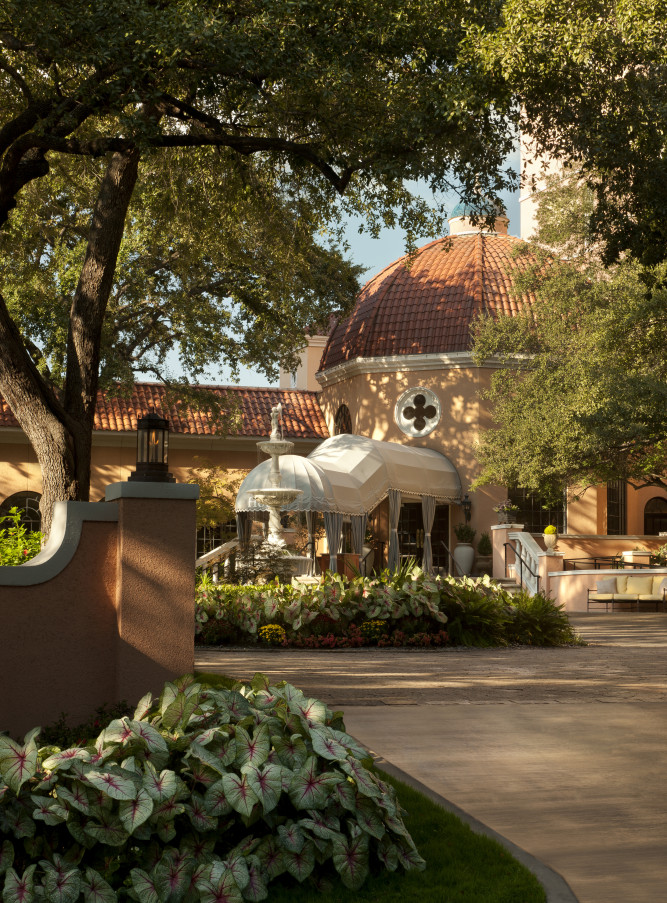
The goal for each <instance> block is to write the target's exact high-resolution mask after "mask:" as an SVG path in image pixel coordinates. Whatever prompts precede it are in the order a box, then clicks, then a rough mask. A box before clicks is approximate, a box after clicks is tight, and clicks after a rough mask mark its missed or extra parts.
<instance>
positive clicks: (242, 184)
mask: <svg viewBox="0 0 667 903" xmlns="http://www.w3.org/2000/svg"><path fill="white" fill-rule="evenodd" d="M500 9H501V4H500V2H498V3H491V4H489V3H482V2H480V0H473V2H469V0H435V2H433V0H429V2H426V0H364V2H363V3H360V2H358V0H344V2H340V0H336V2H333V0H243V2H238V0H234V2H222V3H220V2H216V3H212V2H208V0H203V2H200V0H198V2H195V3H191V2H185V0H162V2H160V3H155V2H153V0H118V2H115V3H113V4H102V3H83V4H82V3H78V2H77V3H75V2H73V0H34V2H32V3H31V4H25V3H24V2H23V0H1V2H0V109H1V111H2V113H1V114H0V225H2V226H4V228H5V230H6V235H5V237H4V238H3V242H4V243H3V245H2V256H3V261H2V265H1V272H2V278H3V279H4V280H6V281H5V282H4V285H3V286H2V288H3V294H6V296H7V297H6V299H5V298H4V297H3V298H0V392H1V393H2V394H3V395H4V397H5V398H6V399H7V401H8V402H9V404H10V406H11V408H12V410H13V412H14V414H15V416H16V417H17V419H18V421H19V423H20V424H21V426H22V427H23V429H24V431H25V432H26V434H27V436H28V438H29V439H30V441H31V442H32V444H33V447H34V448H35V451H36V453H37V457H38V460H39V461H40V464H41V467H42V474H43V486H44V495H43V503H42V510H43V513H45V515H46V519H47V522H48V517H49V515H50V508H51V504H52V501H53V500H54V499H56V498H65V499H66V498H83V499H85V498H87V495H88V483H89V474H90V471H89V468H90V445H91V435H92V424H93V416H94V408H95V398H96V393H97V388H98V384H99V375H100V367H102V371H103V375H104V377H105V378H107V377H108V378H109V379H111V378H115V377H117V376H121V377H123V376H124V377H125V378H127V377H128V375H129V373H130V371H131V369H132V366H133V365H134V363H136V360H138V359H139V357H145V356H146V355H149V356H150V358H151V363H150V366H151V368H152V369H154V371H155V372H156V374H157V373H159V372H160V371H161V368H162V366H163V363H164V348H165V346H166V343H167V342H168V341H169V339H175V340H176V342H177V343H178V344H179V347H180V353H181V356H182V357H183V358H184V362H185V363H186V365H187V366H188V367H189V368H190V372H191V374H192V375H193V376H195V377H196V376H197V374H198V373H200V372H201V369H202V365H203V363H204V362H205V360H207V359H208V358H209V356H210V354H211V353H214V348H213V347H212V345H213V342H212V341H211V337H210V335H207V334H206V333H207V330H208V331H209V332H210V333H215V334H216V335H217V334H218V330H219V329H220V327H227V332H226V335H227V336H228V339H225V340H222V341H221V342H220V347H221V350H222V353H223V354H229V355H230V358H231V360H232V362H234V361H235V360H236V361H238V362H246V363H247V362H250V361H251V360H252V361H253V362H259V363H262V362H263V361H264V362H265V361H266V358H267V356H268V355H269V354H272V356H273V357H276V358H278V357H280V356H281V355H285V356H289V351H290V349H293V347H294V336H295V335H296V334H297V333H298V332H299V331H300V330H301V329H302V328H303V326H304V320H305V319H306V318H307V317H306V314H308V316H310V318H311V320H310V322H311V323H312V321H313V319H314V320H315V321H316V322H321V320H322V318H323V317H324V316H325V313H326V309H327V306H328V307H331V306H333V308H334V309H335V308H336V305H341V304H344V303H345V296H346V295H347V297H348V303H349V297H350V294H351V293H350V287H351V285H352V283H353V281H354V278H355V275H356V274H355V272H354V269H353V268H351V267H349V265H346V264H345V263H344V262H343V261H342V258H341V255H340V253H339V251H338V250H336V248H335V247H334V248H333V249H332V250H330V251H324V250H322V249H321V248H319V247H318V241H317V240H316V239H317V235H318V230H320V231H321V230H325V231H326V230H332V229H333V230H334V233H335V224H336V218H337V217H338V216H340V215H341V213H345V212H352V213H357V214H361V215H362V216H363V217H364V218H365V220H366V221H367V222H368V224H369V227H370V228H371V229H375V230H377V229H379V228H380V227H381V226H382V225H393V224H394V223H395V222H397V221H399V222H400V223H401V225H403V226H404V227H405V228H406V229H407V232H408V237H409V238H410V239H412V238H414V237H415V236H417V235H419V234H424V233H427V232H429V231H438V230H439V228H441V224H442V220H441V218H440V214H441V213H442V211H438V210H437V208H436V210H435V213H434V212H433V211H431V210H429V208H428V205H426V204H425V203H424V201H423V200H421V199H419V198H416V197H414V196H413V195H412V194H411V193H410V191H409V190H408V188H407V187H406V185H407V183H408V182H410V181H412V180H419V179H424V180H426V181H427V182H428V183H429V184H430V185H431V187H432V188H433V189H434V191H442V190H446V189H449V188H451V187H456V189H457V190H458V192H459V194H460V196H461V197H462V198H463V199H464V200H467V201H470V202H471V203H474V202H475V201H476V200H479V198H480V197H488V198H490V199H491V200H492V201H493V200H494V199H495V198H496V197H497V195H498V193H499V192H500V191H501V190H502V189H503V188H506V187H510V186H512V185H513V184H514V181H515V178H514V174H512V173H511V172H509V171H507V169H506V167H505V164H504V161H505V158H506V156H507V153H508V151H509V150H510V148H511V146H512V141H513V138H514V133H513V127H512V124H511V122H510V121H509V120H508V118H507V116H506V115H505V114H506V113H507V111H508V108H509V107H508V105H509V103H510V94H509V92H508V90H507V88H506V85H505V83H504V81H503V79H502V77H501V74H500V73H496V72H494V71H492V70H490V69H488V68H487V67H485V66H484V65H482V63H481V61H480V60H478V57H477V55H476V51H475V47H474V46H473V43H471V41H470V35H471V34H472V33H473V32H479V31H480V30H493V28H495V27H496V25H497V24H498V22H499V15H500ZM96 161H99V164H98V163H96ZM191 199H192V203H191ZM262 203H264V210H265V215H263V212H262V210H263V208H262ZM206 207H208V208H209V209H207V210H206V209H205V208H206ZM216 223H218V224H219V225H220V231H221V232H224V233H225V235H224V238H223V239H222V240H221V241H220V242H219V247H216V245H217V244H218V243H217V242H216V239H217V238H218V236H217V235H216V229H215V226H216ZM334 237H335V236H334ZM30 243H32V244H30ZM21 257H23V258H24V259H23V260H21V259H19V258H21ZM223 298H224V299H225V300H226V301H227V305H226V306H225V305H224V304H222V303H221V302H222V300H223Z"/></svg>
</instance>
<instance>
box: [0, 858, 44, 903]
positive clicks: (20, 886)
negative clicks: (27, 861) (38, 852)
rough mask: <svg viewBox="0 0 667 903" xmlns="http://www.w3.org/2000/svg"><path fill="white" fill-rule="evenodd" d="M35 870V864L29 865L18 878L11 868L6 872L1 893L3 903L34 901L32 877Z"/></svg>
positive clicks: (29, 902)
mask: <svg viewBox="0 0 667 903" xmlns="http://www.w3.org/2000/svg"><path fill="white" fill-rule="evenodd" d="M36 868H37V864H36V863H34V864H33V865H29V866H28V868H27V869H26V870H25V872H24V873H23V875H22V876H21V877H20V878H19V876H18V875H17V874H16V872H15V871H14V869H13V868H10V869H8V870H7V874H6V876H5V887H4V890H3V892H2V900H3V903H33V901H34V899H35V888H34V881H33V876H34V874H35V869H36Z"/></svg>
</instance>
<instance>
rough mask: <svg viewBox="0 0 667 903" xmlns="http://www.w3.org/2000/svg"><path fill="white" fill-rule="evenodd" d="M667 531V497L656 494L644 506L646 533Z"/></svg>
mask: <svg viewBox="0 0 667 903" xmlns="http://www.w3.org/2000/svg"><path fill="white" fill-rule="evenodd" d="M659 533H667V499H665V498H661V497H660V496H656V497H655V498H652V499H649V501H648V502H647V503H646V507H645V508H644V535H645V536H657V535H658V534H659Z"/></svg>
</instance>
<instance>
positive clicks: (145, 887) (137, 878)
mask: <svg viewBox="0 0 667 903" xmlns="http://www.w3.org/2000/svg"><path fill="white" fill-rule="evenodd" d="M130 878H131V879H132V887H133V888H134V890H135V893H136V895H137V896H138V897H139V903H160V898H159V896H158V892H157V888H156V887H155V881H154V880H153V878H151V877H150V875H147V874H146V872H144V871H143V870H142V869H132V871H131V872H130Z"/></svg>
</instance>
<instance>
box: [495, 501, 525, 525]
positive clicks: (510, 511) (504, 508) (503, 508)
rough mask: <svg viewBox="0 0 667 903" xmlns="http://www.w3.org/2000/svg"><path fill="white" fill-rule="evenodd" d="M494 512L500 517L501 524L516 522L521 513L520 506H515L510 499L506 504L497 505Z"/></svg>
mask: <svg viewBox="0 0 667 903" xmlns="http://www.w3.org/2000/svg"><path fill="white" fill-rule="evenodd" d="M493 510H494V511H495V512H496V514H497V515H498V523H499V524H511V523H514V520H515V518H516V516H517V514H518V513H519V506H518V505H515V504H514V502H512V501H511V500H510V499H505V501H504V502H500V504H498V505H496V506H495V508H494V509H493Z"/></svg>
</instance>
